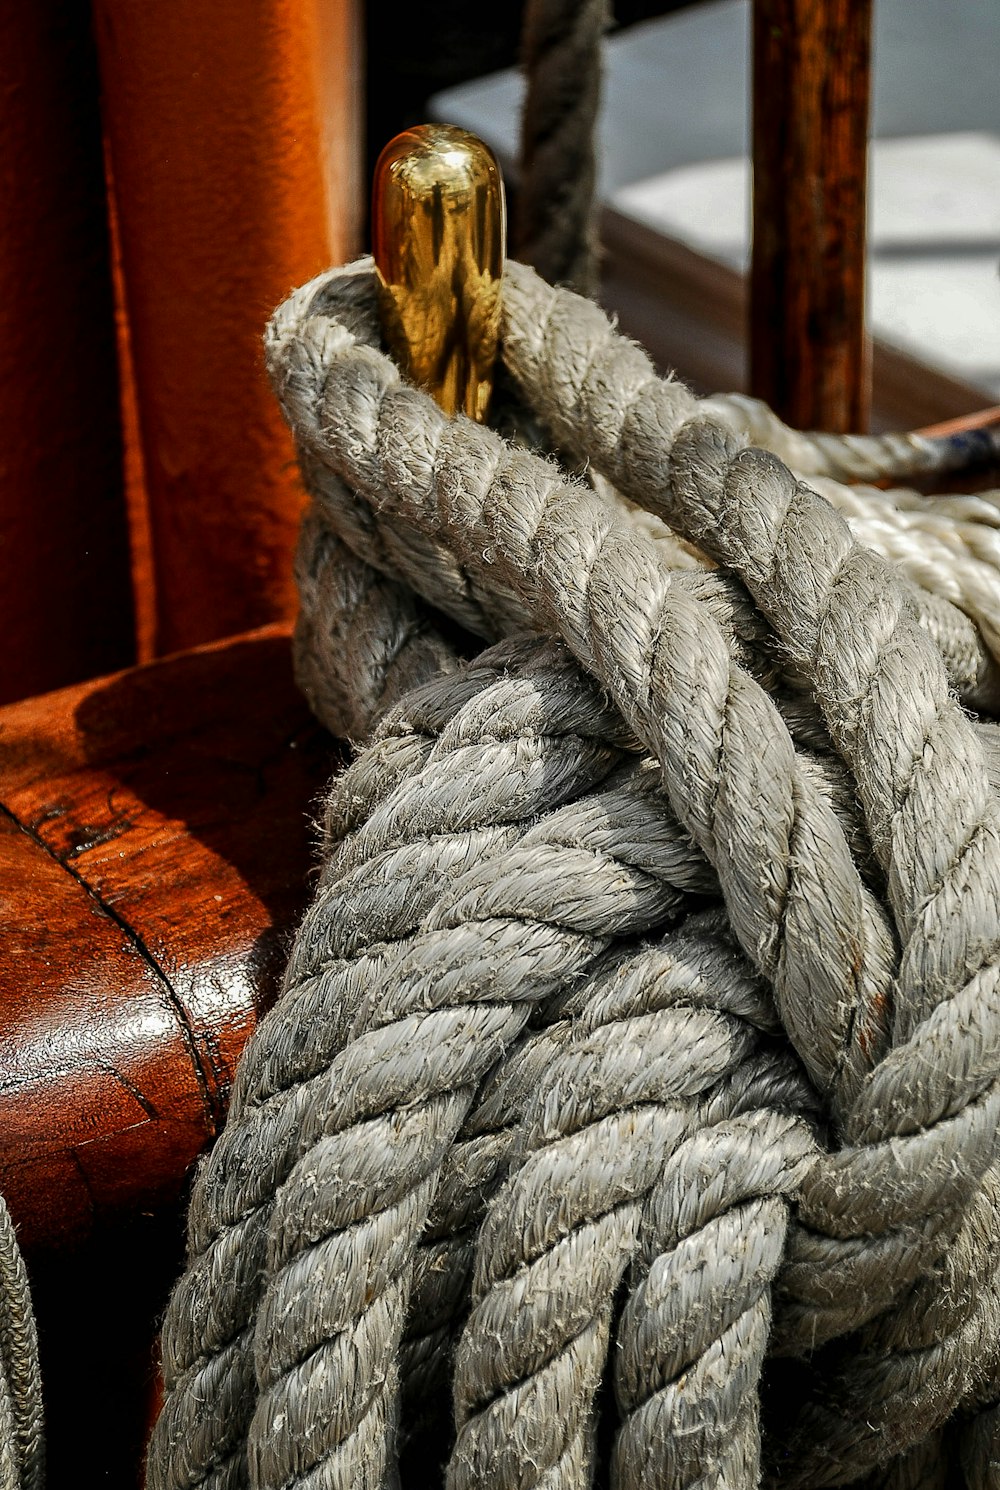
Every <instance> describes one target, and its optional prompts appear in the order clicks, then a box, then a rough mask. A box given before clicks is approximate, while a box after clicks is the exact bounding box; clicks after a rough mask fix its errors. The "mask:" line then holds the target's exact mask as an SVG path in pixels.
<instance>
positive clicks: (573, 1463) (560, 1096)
mask: <svg viewBox="0 0 1000 1490" xmlns="http://www.w3.org/2000/svg"><path fill="white" fill-rule="evenodd" d="M719 932H720V925H719V919H718V916H717V915H716V916H714V917H712V918H711V919H710V920H709V922H708V923H707V924H706V923H704V921H702V922H701V924H698V921H697V920H696V921H693V922H691V923H689V924H688V927H686V928H685V929H684V930H683V931H682V932H679V933H677V934H674V935H672V936H670V937H668V938H666V939H665V940H664V941H662V942H660V943H657V944H655V945H652V946H649V947H647V948H644V949H642V950H640V951H639V952H632V951H630V952H628V953H626V954H625V955H624V956H622V955H621V954H616V955H615V956H613V957H612V958H611V959H609V960H608V961H606V962H604V963H603V964H602V965H600V966H599V967H598V968H597V969H596V970H595V972H594V973H593V974H592V975H591V977H590V978H589V979H588V980H587V982H586V983H585V984H584V985H583V987H582V988H581V990H580V991H579V992H578V993H576V994H575V995H574V996H573V999H572V1004H573V1006H575V1009H576V1011H577V1022H576V1027H575V1030H574V1034H573V1036H571V1038H570V1039H569V1040H568V1041H567V1042H565V1043H564V1045H563V1046H562V1048H561V1049H560V1050H559V1052H558V1054H557V1055H556V1056H555V1058H554V1059H553V1060H552V1062H551V1064H550V1065H549V1066H548V1068H547V1069H546V1070H545V1072H544V1073H543V1075H542V1077H541V1082H540V1086H539V1088H538V1090H537V1093H536V1095H535V1096H534V1099H533V1100H532V1102H531V1104H530V1106H529V1108H528V1110H527V1112H526V1114H525V1117H524V1120H523V1124H522V1129H521V1133H522V1140H521V1141H522V1144H523V1146H524V1153H523V1154H522V1155H521V1156H520V1167H519V1168H518V1170H517V1172H516V1174H515V1175H514V1177H513V1178H512V1179H511V1181H510V1182H509V1184H508V1185H507V1186H506V1187H505V1189H503V1190H501V1191H500V1192H499V1193H498V1194H497V1196H496V1198H495V1200H494V1202H493V1203H492V1205H491V1208H490V1213H489V1216H488V1217H487V1219H486V1221H485V1222H484V1224H483V1226H482V1228H481V1231H480V1234H479V1241H478V1248H477V1262H476V1276H475V1282H474V1293H473V1298H474V1307H473V1310H472V1314H471V1316H470V1318H469V1321H468V1324H467V1325H466V1329H465V1333H464V1337H463V1340H462V1344H461V1346H460V1349H459V1352H458V1356H457V1360H456V1375H455V1397H456V1410H457V1420H458V1427H459V1435H458V1442H457V1445H456V1449H455V1453H454V1456H453V1459H452V1463H451V1467H450V1469H449V1484H451V1485H452V1486H454V1487H456V1490H458V1487H466V1486H471V1485H473V1484H475V1485H482V1484H489V1485H496V1486H513V1485H521V1486H525V1485H527V1484H529V1483H530V1484H545V1485H546V1486H552V1487H554V1486H555V1485H561V1486H567V1487H569V1486H571V1485H584V1484H587V1483H589V1479H590V1471H591V1463H590V1461H591V1439H592V1417H593V1412H594V1395H595V1390H596V1386H597V1383H598V1382H599V1380H600V1376H601V1372H602V1370H603V1369H604V1361H605V1355H606V1352H607V1342H608V1332H609V1329H610V1323H611V1313H612V1303H613V1298H614V1292H615V1289H616V1287H617V1286H618V1283H619V1281H620V1279H621V1277H622V1274H623V1272H624V1271H625V1269H626V1267H627V1266H628V1263H629V1259H630V1257H631V1256H633V1255H634V1254H635V1252H636V1251H637V1249H638V1247H639V1241H640V1235H641V1233H642V1230H643V1226H642V1218H643V1211H644V1200H645V1199H646V1197H648V1196H649V1195H650V1193H651V1192H652V1191H654V1190H655V1187H656V1185H657V1182H658V1179H659V1176H660V1173H661V1170H662V1168H663V1162H664V1158H665V1156H666V1155H668V1154H670V1153H671V1152H672V1151H673V1150H675V1149H676V1148H677V1146H678V1144H679V1143H680V1142H681V1141H682V1140H684V1139H685V1138H686V1137H687V1136H688V1135H689V1134H690V1133H691V1132H692V1130H693V1129H695V1128H699V1127H706V1126H707V1127H708V1131H709V1134H710V1135H711V1134H712V1133H718V1134H719V1135H720V1142H721V1145H722V1146H723V1147H725V1144H726V1139H725V1138H724V1137H721V1135H722V1132H723V1130H722V1128H715V1127H713V1126H712V1125H715V1124H722V1123H723V1122H724V1119H725V1118H726V1117H727V1116H729V1115H731V1114H732V1113H734V1112H739V1111H740V1110H741V1106H742V1103H743V1102H745V1101H746V1100H747V1098H748V1095H749V1096H750V1098H751V1100H752V1102H753V1105H754V1107H758V1106H760V1105H761V1104H763V1103H766V1102H767V1101H768V1100H769V1099H770V1100H771V1101H775V1100H777V1101H782V1100H785V1101H787V1100H789V1096H790V1094H791V1093H792V1092H794V1096H795V1100H796V1104H797V1105H798V1106H800V1107H801V1106H802V1105H808V1102H809V1096H808V1093H807V1090H806V1089H804V1088H803V1087H802V1085H801V1082H799V1085H798V1087H796V1084H795V1083H796V1077H795V1073H794V1067H793V1066H791V1065H790V1064H789V1063H787V1062H786V1063H785V1065H784V1066H782V1065H781V1064H780V1063H779V1064H775V1062H774V1061H773V1059H771V1058H768V1057H763V1058H762V1057H761V1056H760V1055H759V1054H757V1051H756V1046H757V1044H758V1043H759V1042H758V1038H757V1036H756V1033H755V1029H754V1024H757V1025H764V1026H765V1027H770V1026H771V1025H772V1023H773V1017H774V1016H773V1011H772V1009H771V1007H770V1003H769V1000H767V999H766V998H765V997H763V996H762V993H761V990H760V987H759V983H758V984H756V986H755V980H754V979H753V977H752V976H751V975H749V970H748V969H746V967H745V965H744V964H742V959H740V958H738V957H734V955H733V953H732V950H731V949H728V948H727V947H726V945H725V939H724V938H723V939H722V941H721V942H720V937H719ZM751 1056H752V1057H753V1059H749V1060H748V1058H750V1057H751ZM741 1064H742V1065H744V1066H747V1065H749V1067H750V1068H751V1069H752V1070H754V1071H755V1072H757V1073H759V1075H760V1076H761V1077H762V1078H763V1079H762V1080H759V1081H758V1082H757V1083H756V1085H755V1084H754V1083H753V1082H752V1081H748V1080H747V1075H746V1072H742V1073H741V1077H742V1080H741V1081H740V1082H738V1083H734V1082H733V1081H731V1080H730V1079H729V1078H730V1077H732V1075H733V1074H734V1073H735V1072H736V1071H737V1069H738V1067H739V1066H740V1065H741ZM713 1088H714V1089H715V1093H714V1096H710V1095H709V1093H710V1092H711V1091H712V1089H713ZM802 1133H803V1134H804V1135H806V1134H807V1130H806V1129H805V1128H803V1129H802ZM707 1141H708V1142H709V1143H711V1141H712V1140H711V1137H710V1136H709V1138H708V1140H707ZM803 1152H809V1153H811V1152H812V1143H811V1140H808V1138H807V1141H806V1148H805V1149H804V1150H803ZM553 1195H557V1196H558V1197H559V1205H558V1207H557V1208H553V1207H552V1206H551V1205H548V1206H547V1205H546V1198H547V1197H551V1196H553ZM647 1241H648V1239H647ZM655 1256H656V1250H655V1249H654V1252H653V1257H655ZM778 1258H779V1260H780V1247H779V1251H778ZM650 1261H652V1258H651V1259H650ZM705 1307H706V1304H705V1299H704V1293H703V1292H702V1291H701V1290H700V1289H699V1282H698V1280H694V1281H693V1285H692V1295H691V1299H690V1310H689V1312H690V1313H693V1314H694V1315H695V1316H696V1317H697V1315H698V1314H699V1311H700V1310H702V1309H704V1308H705ZM515 1318H516V1320H517V1328H516V1330H515V1331H511V1330H510V1329H509V1321H510V1320H511V1319H515ZM498 1341H499V1342H501V1347H502V1348H501V1349H500V1350H499V1351H498V1349H497V1343H498ZM761 1353H762V1352H761ZM729 1367H730V1373H729V1386H730V1390H732V1387H733V1384H734V1383H739V1381H740V1376H741V1371H740V1363H739V1362H738V1361H734V1360H733V1359H732V1356H731V1357H730V1361H729ZM649 1370H650V1368H649V1366H648V1365H647V1363H645V1362H644V1363H643V1366H642V1367H638V1366H637V1368H636V1372H635V1373H634V1374H635V1375H636V1378H637V1380H640V1381H646V1380H647V1379H648V1377H649ZM737 1390H739V1387H737ZM550 1402H551V1403H555V1402H558V1404H559V1409H558V1411H557V1412H556V1411H553V1409H552V1406H549V1405H547V1404H549V1403H550ZM708 1411H709V1414H710V1415H711V1407H710V1406H709V1409H708ZM636 1436H637V1437H638V1438H639V1440H640V1441H643V1442H644V1443H645V1452H646V1457H647V1458H651V1459H656V1458H658V1457H659V1450H660V1448H661V1446H662V1439H661V1438H659V1437H658V1436H657V1435H655V1434H654V1435H653V1436H652V1437H650V1435H649V1434H646V1433H644V1432H642V1431H641V1430H640V1431H639V1432H638V1433H637V1434H636ZM703 1463H704V1461H703Z"/></svg>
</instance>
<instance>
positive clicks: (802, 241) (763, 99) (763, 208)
mask: <svg viewBox="0 0 1000 1490" xmlns="http://www.w3.org/2000/svg"><path fill="white" fill-rule="evenodd" d="M870 53H871V0H754V5H753V257H752V264H751V274H750V296H751V305H750V386H751V391H752V392H753V393H754V394H755V395H756V396H757V397H758V398H763V399H765V400H766V401H767V402H768V403H769V404H770V405H771V406H772V407H773V408H774V410H775V411H776V412H777V413H778V414H780V415H781V417H782V418H783V419H785V420H787V421H788V422H789V423H790V424H793V425H795V426H796V427H798V428H800V429H824V430H832V431H838V432H846V431H850V430H863V429H865V428H866V427H867V423H868V413H869V406H870V402H871V375H870V347H869V341H868V337H867V335H866V332H865V324H864V302H865V197H866V183H867V151H868V115H869V93H870V86H869V84H870Z"/></svg>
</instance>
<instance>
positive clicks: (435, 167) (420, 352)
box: [372, 124, 506, 420]
mask: <svg viewBox="0 0 1000 1490" xmlns="http://www.w3.org/2000/svg"><path fill="white" fill-rule="evenodd" d="M372 240H373V251H374V257H375V265H376V268H377V270H378V296H379V314H380V316H381V321H382V331H383V335H384V337H385V340H386V343H387V345H388V347H389V349H390V351H391V352H392V354H393V356H394V357H395V358H396V360H397V362H398V363H399V364H400V366H401V367H402V369H403V371H404V372H405V373H406V375H407V376H408V377H409V378H410V379H412V381H413V382H414V383H417V384H418V385H419V386H420V387H421V388H424V389H426V390H427V392H428V393H430V394H431V395H432V397H433V398H434V399H436V401H437V402H438V403H439V404H440V406H441V408H442V409H444V410H445V412H446V413H448V414H455V413H458V412H462V413H465V414H468V416H469V418H470V419H477V420H483V419H485V417H486V413H487V409H488V407H489V401H490V394H491V392H492V388H493V367H494V363H495V361H496V353H497V343H498V340H499V334H500V283H501V278H502V275H503V261H504V250H505V241H506V213H505V206H504V190H503V178H502V177H501V175H500V168H499V166H498V165H497V162H496V157H495V156H494V154H493V152H492V150H490V148H489V146H487V145H484V144H483V142H482V140H479V139H477V138H476V136H475V135H471V134H468V133H467V132H466V131H465V130H463V129H457V128H455V127H454V126H453V125H450V124H421V125H418V126H417V127H416V128H414V129H407V130H404V131H403V133H402V134H399V135H397V136H396V137H395V139H393V140H390V141H389V143H388V145H386V147H385V149H384V150H383V151H382V154H381V155H380V156H379V159H378V164H377V166H376V167H375V180H374V185H373V188H372Z"/></svg>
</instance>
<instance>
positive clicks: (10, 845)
mask: <svg viewBox="0 0 1000 1490" xmlns="http://www.w3.org/2000/svg"><path fill="white" fill-rule="evenodd" d="M334 759H335V749H334V746H333V744H332V742H331V741H330V740H329V737H327V736H326V735H324V734H323V732H322V731H321V730H320V729H319V726H318V725H316V724H315V723H314V722H313V720H312V719H311V716H310V715H309V714H308V712H307V710H306V707H305V705H304V703H303V702H302V701H301V699H300V698H299V696H298V694H297V692H296V690H295V687H294V684H293V681H292V677H291V666H290V660H289V648H288V640H287V636H286V634H285V633H284V632H283V631H281V630H275V629H268V630H265V631H264V632H259V633H255V634H253V635H251V636H247V637H243V638H238V639H236V640H233V641H231V642H228V643H225V644H223V645H221V646H218V647H215V648H210V649H206V650H202V651H198V652H195V653H191V654H187V655H184V656H180V657H176V658H173V659H168V660H166V661H164V662H161V663H156V664H153V665H151V666H149V667H145V668H136V669H133V670H131V671H129V672H126V673H122V674H119V675H117V676H114V677H110V678H104V679H99V680H98V681H96V682H93V683H89V684H86V685H82V686H80V687H76V688H72V689H66V690H63V691H61V692H59V693H55V694H50V695H48V696H46V697H43V698H39V699H33V700H29V701H27V702H24V703H21V704H16V705H12V706H9V707H8V708H6V709H3V710H0V783H2V785H0V803H2V820H0V916H2V918H3V923H4V927H5V948H4V951H5V955H4V958H3V962H2V965H0V1191H2V1192H3V1193H4V1194H5V1196H6V1197H7V1199H8V1202H9V1204H10V1208H11V1211H12V1214H13V1215H14V1218H15V1221H16V1222H17V1224H18V1227H19V1231H20V1235H21V1238H22V1241H23V1242H24V1243H25V1245H27V1246H28V1247H29V1249H37V1248H38V1247H39V1246H42V1245H44V1246H46V1247H48V1248H51V1247H54V1246H66V1245H69V1244H73V1245H77V1244H78V1243H79V1241H80V1239H81V1238H84V1237H86V1236H87V1235H89V1234H91V1233H92V1232H93V1231H94V1230H95V1228H98V1227H99V1226H100V1225H101V1224H102V1223H104V1222H106V1221H108V1220H109V1219H111V1218H120V1217H121V1216H122V1215H123V1214H125V1213H128V1212H141V1211H144V1210H149V1209H151V1208H155V1207H157V1206H162V1205H163V1204H164V1203H165V1202H167V1201H170V1200H172V1199H174V1198H175V1197H176V1196H177V1194H178V1192H179V1190H180V1188H181V1186H182V1184H183V1182H184V1179H185V1176H186V1174H187V1172H188V1170H189V1168H190V1165H191V1163H192V1162H193V1160H194V1158H195V1156H196V1155H197V1154H198V1152H199V1151H200V1149H201V1148H202V1147H203V1146H204V1145H205V1143H206V1142H207V1141H208V1139H209V1138H211V1136H212V1135H213V1133H214V1132H215V1131H216V1129H217V1127H218V1125H219V1123H220V1121H221V1119H222V1117H223V1114H224V1112H225V1107H226V1102H227V1098H228V1094H229V1088H230V1083H231V1080H232V1075H233V1069H234V1066H235V1063H236V1060H237V1058H238V1056H239V1053H240V1051H241V1049H242V1047H243V1044H244V1042H245V1041H246V1039H247V1036H248V1035H249V1033H250V1031H251V1030H252V1028H253V1026H254V1023H255V1020H256V1017H257V1014H258V1012H259V1011H260V1009H261V1008H262V1007H263V1006H264V1005H266V1004H267V1002H268V1001H269V1000H270V999H271V998H272V997H273V995H274V992H275V990H276V987H277V980H278V978H279V976H280V970H281V964H282V959H283V955H284V948H285V946H286V944H287V940H288V937H289V935H290V930H291V927H292V926H293V924H294V922H295V920H296V918H297V916H298V914H299V913H300V910H301V908H302V905H303V903H304V900H305V897H306V894H307V885H308V874H309V864H310V853H309V815H310V811H311V809H312V807H313V805H314V803H315V798H316V794H317V793H318V791H319V790H320V788H321V786H322V783H323V781H324V779H325V778H326V777H327V775H328V774H329V772H330V770H331V769H332V766H333V764H334Z"/></svg>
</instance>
